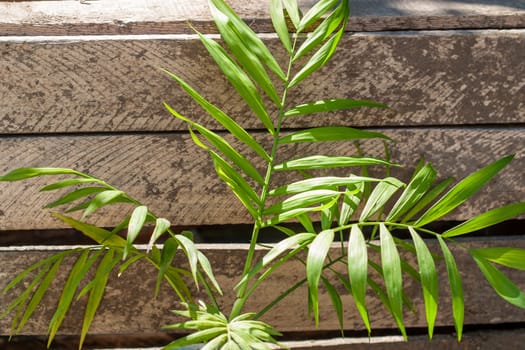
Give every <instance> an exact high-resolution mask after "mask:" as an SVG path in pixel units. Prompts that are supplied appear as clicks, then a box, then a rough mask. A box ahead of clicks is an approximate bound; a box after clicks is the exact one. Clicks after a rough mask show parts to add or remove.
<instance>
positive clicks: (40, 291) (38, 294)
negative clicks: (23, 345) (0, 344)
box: [16, 257, 63, 333]
mask: <svg viewBox="0 0 525 350" xmlns="http://www.w3.org/2000/svg"><path fill="white" fill-rule="evenodd" d="M62 260H63V257H60V258H59V259H57V260H56V261H55V263H54V264H53V265H52V266H51V268H50V269H49V270H48V271H47V273H46V275H45V276H44V278H42V281H41V282H40V283H39V285H38V288H37V289H36V291H35V292H34V293H33V296H32V297H31V300H30V301H29V303H28V304H27V306H26V307H25V311H24V314H23V315H22V318H21V319H20V321H19V323H18V327H17V329H16V332H17V333H18V332H20V330H21V329H22V328H23V327H24V325H25V323H26V322H27V320H28V319H29V317H31V315H32V314H33V312H34V311H35V310H36V308H37V306H38V305H39V304H40V302H41V301H42V298H43V297H44V294H45V293H46V292H47V290H48V289H49V285H50V284H51V282H53V279H54V278H55V275H56V273H57V271H58V268H59V267H60V264H61V263H62Z"/></svg>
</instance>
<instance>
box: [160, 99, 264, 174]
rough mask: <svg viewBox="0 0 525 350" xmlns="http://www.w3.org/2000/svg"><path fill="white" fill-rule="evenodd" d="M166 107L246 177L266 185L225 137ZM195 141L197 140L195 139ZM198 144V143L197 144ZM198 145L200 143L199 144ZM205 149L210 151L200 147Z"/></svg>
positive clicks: (166, 105) (250, 164) (253, 167)
mask: <svg viewBox="0 0 525 350" xmlns="http://www.w3.org/2000/svg"><path fill="white" fill-rule="evenodd" d="M164 107H166V109H167V110H168V111H169V112H170V113H171V114H172V115H173V116H175V117H176V118H178V119H180V120H183V121H185V122H187V123H188V124H190V125H191V127H192V128H195V130H197V131H198V132H199V133H200V134H201V135H202V136H204V137H205V138H206V140H208V141H209V142H210V143H211V144H212V145H213V146H214V147H215V148H216V149H217V150H218V151H220V152H221V153H222V154H224V155H225V156H226V157H227V158H228V159H230V160H231V161H232V162H233V163H234V164H235V165H237V166H238V167H239V168H240V169H242V171H244V172H245V173H246V175H248V176H250V177H251V178H252V179H254V180H255V181H257V182H258V183H259V184H263V183H264V179H263V178H262V176H261V174H260V173H259V172H258V171H257V169H256V168H255V166H253V164H252V163H250V161H248V160H247V159H246V157H244V156H243V155H242V154H240V153H239V152H238V151H237V150H236V149H235V148H233V147H232V146H231V145H230V144H229V143H228V142H227V141H226V140H225V139H224V138H223V137H221V136H219V135H218V134H217V133H215V132H213V131H211V130H209V129H207V128H205V127H204V126H202V125H200V124H198V123H195V122H193V121H191V120H190V119H188V118H186V117H184V116H182V115H181V114H179V112H177V111H175V110H174V109H173V108H171V107H170V106H169V105H168V104H166V103H165V104H164ZM192 136H193V135H192ZM194 140H195V139H194ZM196 143H197V142H196ZM197 144H198V143H197ZM199 146H200V147H203V148H204V149H207V150H209V149H208V148H207V147H206V146H204V145H199Z"/></svg>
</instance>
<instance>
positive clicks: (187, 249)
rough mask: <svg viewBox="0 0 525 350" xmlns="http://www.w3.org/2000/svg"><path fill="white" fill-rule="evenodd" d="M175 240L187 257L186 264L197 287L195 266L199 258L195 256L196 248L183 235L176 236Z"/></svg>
mask: <svg viewBox="0 0 525 350" xmlns="http://www.w3.org/2000/svg"><path fill="white" fill-rule="evenodd" d="M175 238H176V239H177V240H178V241H179V244H180V246H181V247H182V249H183V250H184V253H185V254H186V256H187V257H188V263H189V265H190V271H191V274H192V276H193V281H194V282H195V285H196V286H197V289H198V287H199V285H198V280H197V264H198V263H199V257H198V255H197V248H196V247H195V244H194V243H193V241H192V240H190V239H188V238H187V237H185V236H184V235H182V234H180V235H176V236H175Z"/></svg>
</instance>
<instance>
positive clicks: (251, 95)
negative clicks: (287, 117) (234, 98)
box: [197, 32, 275, 135]
mask: <svg viewBox="0 0 525 350" xmlns="http://www.w3.org/2000/svg"><path fill="white" fill-rule="evenodd" d="M197 34H198V35H199V37H200V39H201V42H202V43H203V44H204V46H205V47H206V49H207V50H208V52H209V53H210V55H211V56H212V57H213V59H214V60H215V61H216V62H217V64H218V66H219V68H220V69H221V71H222V72H223V73H224V75H225V76H226V77H227V78H228V80H229V81H230V83H231V84H232V86H233V87H234V88H235V90H237V92H238V93H239V95H241V97H242V98H243V99H244V101H245V102H246V104H248V106H250V108H251V109H252V110H253V112H254V113H255V114H256V115H257V117H258V118H259V120H260V121H261V122H262V123H263V125H264V126H265V127H266V129H268V131H269V132H270V133H271V134H272V135H273V134H274V133H275V130H274V127H273V122H272V120H271V118H270V115H269V114H268V111H267V110H266V108H265V106H264V103H263V101H262V98H261V96H260V95H259V92H258V91H257V88H256V87H255V85H254V84H253V82H252V81H251V80H250V78H249V77H248V76H247V75H246V73H244V71H243V70H242V69H241V68H240V67H239V66H238V65H237V64H236V63H235V62H234V61H233V60H232V59H231V58H230V57H229V56H228V54H227V53H226V51H225V50H224V49H223V48H222V47H221V46H220V45H219V44H218V43H216V42H215V41H213V40H212V39H210V38H207V37H206V36H204V35H202V34H201V33H198V32H197Z"/></svg>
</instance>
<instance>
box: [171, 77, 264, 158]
mask: <svg viewBox="0 0 525 350" xmlns="http://www.w3.org/2000/svg"><path fill="white" fill-rule="evenodd" d="M164 72H165V73H167V74H168V75H169V76H170V77H172V78H173V79H174V80H175V81H176V82H177V83H179V85H180V86H181V87H182V88H183V89H184V90H185V91H186V92H187V93H188V94H189V95H190V96H191V97H192V98H193V100H194V101H196V102H197V103H198V104H199V105H201V107H202V108H204V110H206V112H208V113H209V114H210V115H211V116H212V117H213V118H214V119H215V120H216V121H217V122H219V123H220V124H221V125H222V126H224V128H225V129H226V130H228V131H229V132H230V133H231V134H232V135H233V136H235V137H236V138H237V139H238V140H239V141H241V142H243V143H244V144H245V145H247V146H249V147H250V148H251V149H252V150H254V151H255V152H256V153H257V154H258V155H260V156H261V157H263V158H264V159H265V160H266V161H269V160H270V156H269V155H268V153H267V152H266V151H265V150H264V148H263V147H262V146H261V145H260V144H259V143H258V142H257V141H255V139H254V138H253V136H252V135H250V134H249V133H248V132H247V131H246V130H245V129H243V128H242V127H241V126H240V125H239V124H237V122H235V120H233V119H232V118H231V117H230V116H228V115H227V114H226V113H224V112H223V111H222V110H220V109H219V108H217V107H216V106H215V105H213V104H212V103H210V102H209V101H208V100H206V99H205V98H204V97H202V96H201V95H200V94H199V93H198V92H197V91H195V89H193V88H192V87H191V86H190V85H189V84H187V83H186V82H185V81H184V80H182V79H181V78H180V77H178V76H176V75H175V74H173V73H170V72H168V71H166V70H164ZM167 106H169V105H167ZM170 109H171V110H173V109H172V108H171V107H170V108H169V109H168V110H170ZM175 116H176V115H175Z"/></svg>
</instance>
